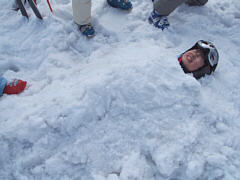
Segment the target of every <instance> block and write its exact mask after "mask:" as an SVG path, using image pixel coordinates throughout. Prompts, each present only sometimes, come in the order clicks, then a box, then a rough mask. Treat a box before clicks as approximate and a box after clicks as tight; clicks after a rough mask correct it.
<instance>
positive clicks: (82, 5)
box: [72, 0, 91, 25]
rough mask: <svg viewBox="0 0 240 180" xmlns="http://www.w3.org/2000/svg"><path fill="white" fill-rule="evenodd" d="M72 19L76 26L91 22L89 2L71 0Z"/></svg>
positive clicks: (86, 0)
mask: <svg viewBox="0 0 240 180" xmlns="http://www.w3.org/2000/svg"><path fill="white" fill-rule="evenodd" d="M72 8H73V19H74V21H75V22H76V23H77V24H78V25H84V24H89V23H90V22H91V0H72Z"/></svg>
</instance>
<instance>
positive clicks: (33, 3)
mask: <svg viewBox="0 0 240 180" xmlns="http://www.w3.org/2000/svg"><path fill="white" fill-rule="evenodd" d="M28 3H29V5H30V7H31V8H32V10H33V12H34V14H35V15H36V16H37V17H38V18H39V19H43V18H42V15H41V14H40V12H39V10H38V8H37V6H36V4H35V1H33V0H28Z"/></svg>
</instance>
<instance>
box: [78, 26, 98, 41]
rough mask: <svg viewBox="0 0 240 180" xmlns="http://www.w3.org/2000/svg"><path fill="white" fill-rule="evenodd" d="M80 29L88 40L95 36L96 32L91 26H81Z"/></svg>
mask: <svg viewBox="0 0 240 180" xmlns="http://www.w3.org/2000/svg"><path fill="white" fill-rule="evenodd" d="M78 27H79V30H80V31H81V32H82V34H83V35H84V36H86V37H87V38H92V37H93V36H95V30H94V28H93V27H92V25H91V24H85V25H79V26H78Z"/></svg>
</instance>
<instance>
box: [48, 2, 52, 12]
mask: <svg viewBox="0 0 240 180" xmlns="http://www.w3.org/2000/svg"><path fill="white" fill-rule="evenodd" d="M47 3H48V6H49V9H50V11H51V12H52V11H53V10H52V7H51V4H50V2H49V0H47Z"/></svg>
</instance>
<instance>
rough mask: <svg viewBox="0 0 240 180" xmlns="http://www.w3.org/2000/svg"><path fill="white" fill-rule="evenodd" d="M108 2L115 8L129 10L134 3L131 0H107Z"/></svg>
mask: <svg viewBox="0 0 240 180" xmlns="http://www.w3.org/2000/svg"><path fill="white" fill-rule="evenodd" d="M107 2H108V4H109V5H110V6H112V7H114V8H119V9H122V10H126V11H129V10H131V9H132V3H131V2H130V1H129V0H107Z"/></svg>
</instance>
